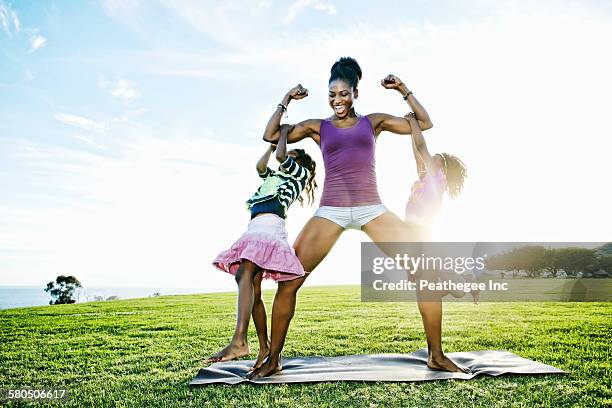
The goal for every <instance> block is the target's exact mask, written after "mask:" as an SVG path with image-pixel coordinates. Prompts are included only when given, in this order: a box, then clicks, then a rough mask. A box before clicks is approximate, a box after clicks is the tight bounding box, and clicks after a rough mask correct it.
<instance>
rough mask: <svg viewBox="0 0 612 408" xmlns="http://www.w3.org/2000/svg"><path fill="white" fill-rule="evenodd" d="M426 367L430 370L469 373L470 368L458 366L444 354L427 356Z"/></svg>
mask: <svg viewBox="0 0 612 408" xmlns="http://www.w3.org/2000/svg"><path fill="white" fill-rule="evenodd" d="M427 367H429V368H431V369H432V370H441V371H451V372H460V373H466V374H469V372H470V370H469V369H467V368H463V367H459V366H458V365H457V364H455V363H453V361H452V360H451V359H450V358H448V357H446V356H445V355H444V354H441V355H439V356H431V355H430V356H429V358H428V359H427Z"/></svg>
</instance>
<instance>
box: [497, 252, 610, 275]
mask: <svg viewBox="0 0 612 408" xmlns="http://www.w3.org/2000/svg"><path fill="white" fill-rule="evenodd" d="M609 247H610V244H606V245H605V246H603V247H601V248H596V249H588V248H556V249H554V248H544V247H543V246H540V245H527V246H523V247H519V248H514V249H512V250H510V251H507V252H504V253H501V254H498V255H494V256H491V257H490V258H488V259H487V261H486V267H487V269H488V270H498V271H504V272H508V273H511V274H512V276H513V277H515V276H517V275H518V274H519V273H520V272H521V271H523V272H525V273H526V274H527V277H529V278H538V277H541V276H542V275H544V274H545V273H546V274H547V276H550V277H553V278H556V277H557V276H558V274H559V273H560V271H564V272H565V274H566V275H567V276H570V277H578V276H584V275H591V276H594V277H597V276H600V277H610V276H612V255H610V254H609V253H610V252H609ZM579 274H582V275H579Z"/></svg>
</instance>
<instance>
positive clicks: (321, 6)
mask: <svg viewBox="0 0 612 408" xmlns="http://www.w3.org/2000/svg"><path fill="white" fill-rule="evenodd" d="M315 10H319V11H324V12H326V13H327V14H329V15H334V14H336V7H334V5H333V4H329V3H322V2H317V3H315Z"/></svg>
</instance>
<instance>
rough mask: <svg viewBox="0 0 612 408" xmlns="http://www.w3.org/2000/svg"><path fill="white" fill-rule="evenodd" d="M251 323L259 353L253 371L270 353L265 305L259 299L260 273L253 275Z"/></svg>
mask: <svg viewBox="0 0 612 408" xmlns="http://www.w3.org/2000/svg"><path fill="white" fill-rule="evenodd" d="M252 316H253V323H255V329H256V330H257V339H258V340H259V353H257V359H256V360H255V365H254V366H253V369H256V368H259V367H260V366H261V364H262V363H263V362H264V360H265V359H266V357H268V354H269V353H270V340H269V339H268V318H267V316H266V305H265V304H264V302H263V299H262V298H261V273H257V274H256V275H255V279H254V280H253V312H252Z"/></svg>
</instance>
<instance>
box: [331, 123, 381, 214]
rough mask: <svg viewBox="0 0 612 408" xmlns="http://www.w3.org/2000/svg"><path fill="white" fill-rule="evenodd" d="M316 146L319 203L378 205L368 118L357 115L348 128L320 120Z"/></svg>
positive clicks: (372, 145) (372, 141)
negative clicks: (321, 174)
mask: <svg viewBox="0 0 612 408" xmlns="http://www.w3.org/2000/svg"><path fill="white" fill-rule="evenodd" d="M319 134H320V146H321V153H322V154H323V163H324V165H325V182H324V184H323V194H322V195H321V202H320V206H326V205H327V206H333V207H356V206H361V205H373V204H380V197H379V196H378V187H377V186H376V162H375V159H374V153H375V146H376V140H375V136H374V130H373V129H372V125H371V124H370V120H369V119H368V118H367V117H366V116H361V117H360V118H359V119H358V120H357V123H355V125H353V126H351V127H349V128H337V127H335V126H334V125H333V124H332V122H331V120H329V119H325V120H323V121H322V122H321V130H320V133H319Z"/></svg>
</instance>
